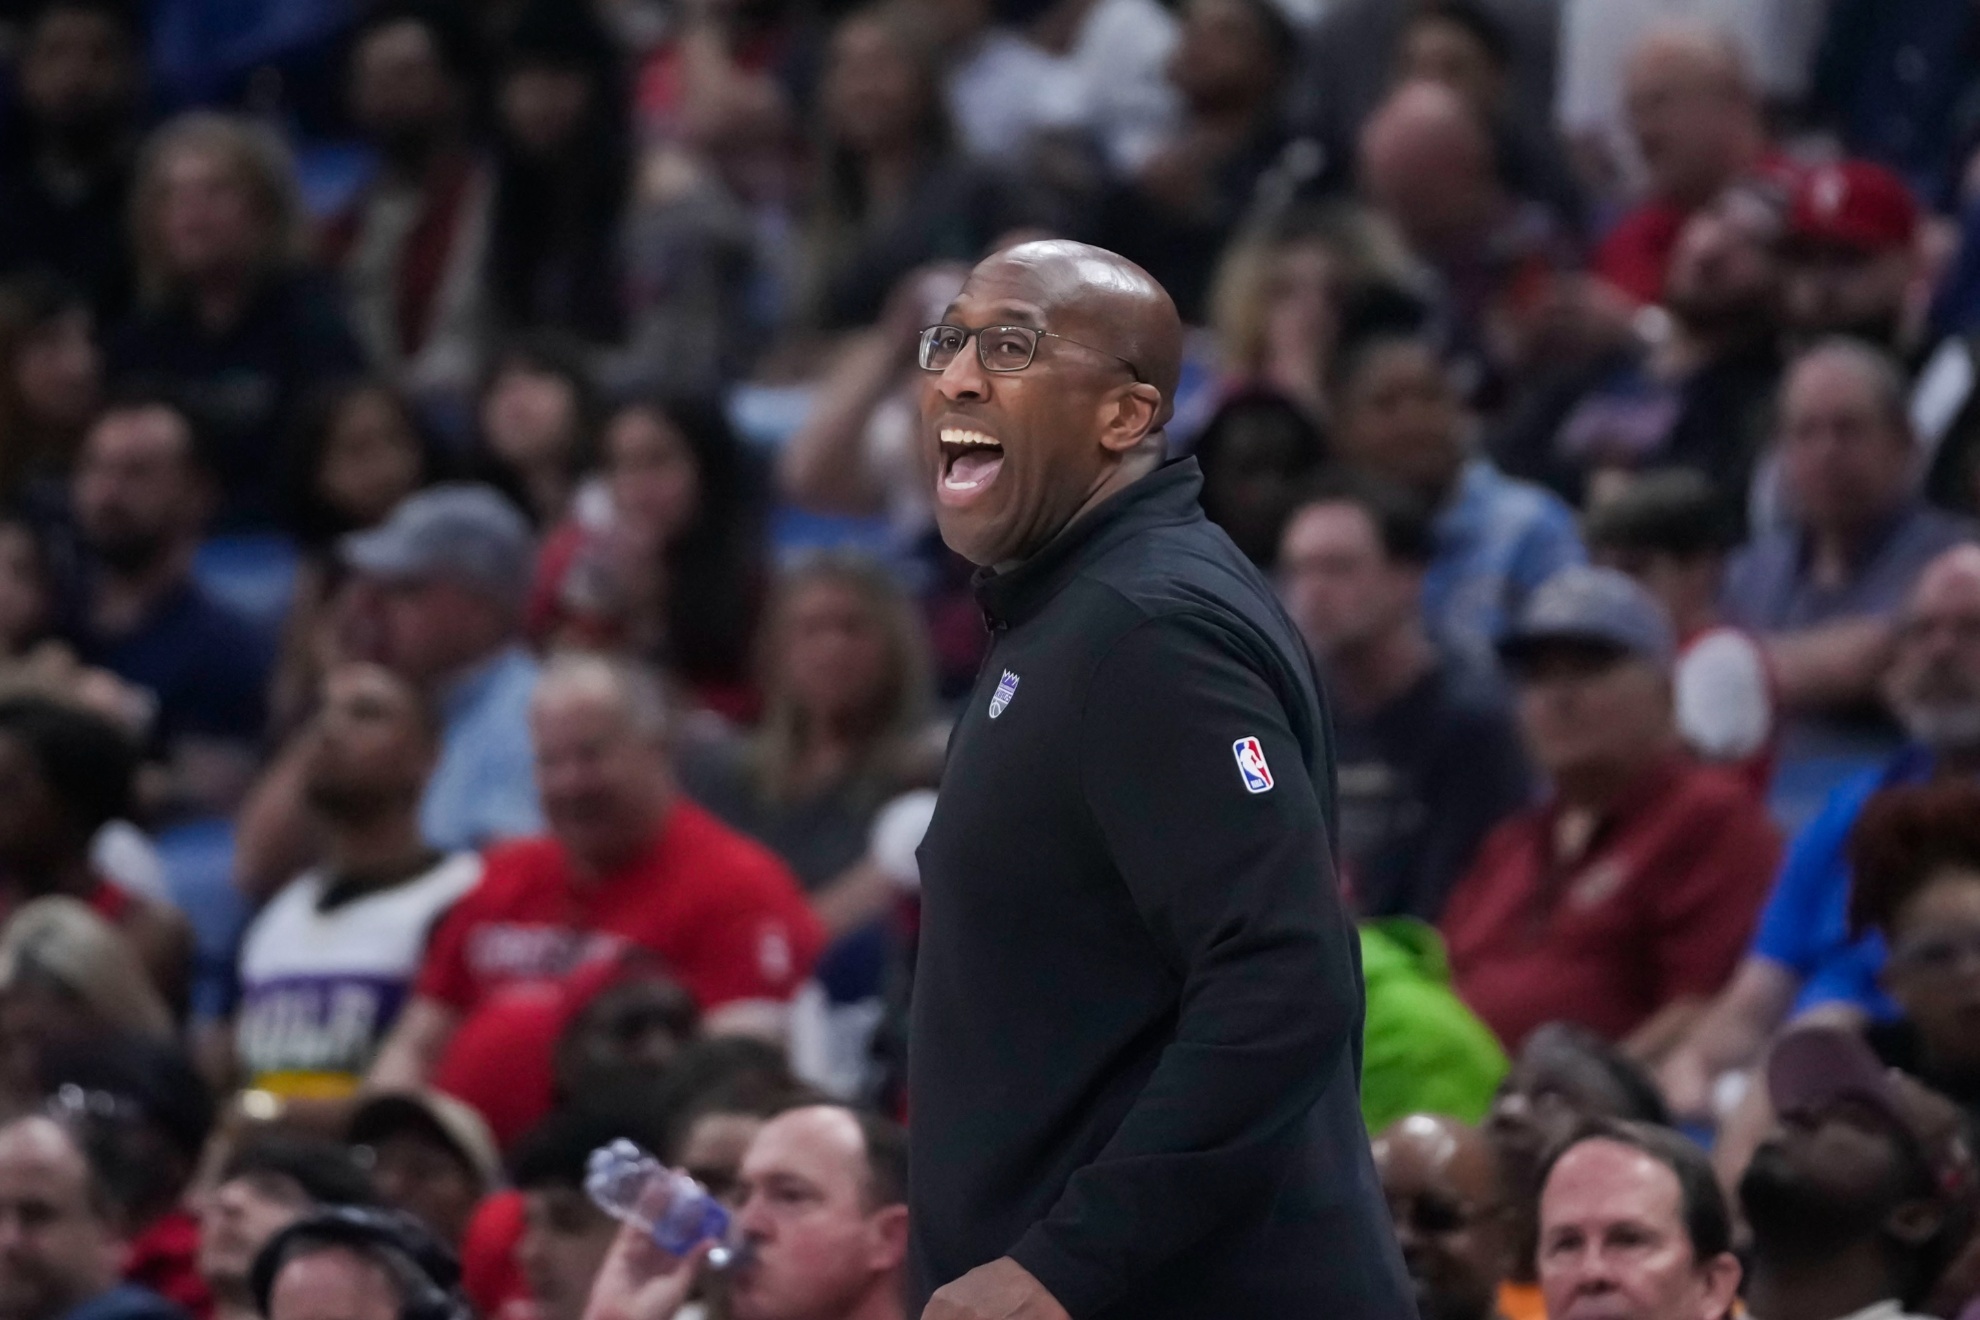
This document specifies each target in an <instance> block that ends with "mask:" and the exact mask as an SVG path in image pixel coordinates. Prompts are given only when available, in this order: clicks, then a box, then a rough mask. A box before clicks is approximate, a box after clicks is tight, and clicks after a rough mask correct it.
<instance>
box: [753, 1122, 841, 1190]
mask: <svg viewBox="0 0 1980 1320" xmlns="http://www.w3.org/2000/svg"><path fill="white" fill-rule="evenodd" d="M862 1143H863V1138H862V1136H861V1134H860V1130H859V1124H858V1123H856V1122H854V1121H853V1119H852V1116H851V1115H849V1114H845V1113H842V1112H839V1111H836V1110H833V1109H829V1108H823V1107H814V1108H808V1109H798V1110H793V1111H792V1112H790V1113H788V1114H784V1115H781V1116H779V1117H777V1118H773V1119H771V1120H770V1121H769V1122H768V1123H766V1124H764V1126H763V1130H762V1131H761V1132H759V1133H757V1134H756V1139H755V1140H754V1141H752V1142H750V1145H749V1150H748V1152H747V1153H746V1154H745V1155H744V1156H743V1163H742V1173H743V1176H744V1177H746V1178H750V1179H752V1180H760V1179H764V1178H774V1177H780V1176H788V1177H797V1178H802V1179H804V1180H806V1181H808V1182H816V1183H826V1182H830V1181H833V1180H835V1179H837V1178H842V1177H848V1176H853V1177H856V1176H858V1174H859V1172H860V1168H859V1165H860V1161H861V1146H862Z"/></svg>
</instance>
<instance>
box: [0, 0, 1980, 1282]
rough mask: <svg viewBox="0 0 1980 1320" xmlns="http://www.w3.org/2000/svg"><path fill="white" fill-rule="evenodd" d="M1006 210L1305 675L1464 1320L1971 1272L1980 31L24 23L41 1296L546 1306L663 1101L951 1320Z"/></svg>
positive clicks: (30, 1029) (18, 1209)
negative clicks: (1278, 608) (1136, 309)
mask: <svg viewBox="0 0 1980 1320" xmlns="http://www.w3.org/2000/svg"><path fill="white" fill-rule="evenodd" d="M1041 235H1062V236H1067V237H1073V238H1078V239H1083V240H1086V241H1090V242H1094V243H1097V244H1100V245H1102V246H1105V247H1108V248H1111V249H1114V250H1116V251H1119V252H1121V253H1123V254H1124V255H1126V256H1128V257H1129V258H1131V259H1133V260H1134V261H1136V262H1139V263H1140V264H1142V265H1143V266H1145V267H1146V268H1147V269H1148V270H1149V271H1150V272H1151V273H1152V274H1154V275H1155V276H1156V277H1157V278H1158V279H1159V280H1161V281H1162V283H1163V284H1164V285H1165V286H1166V287H1167V288H1168V289H1169V290H1170V291H1171V293H1172V294H1173V295H1174V298H1175V300H1176V303H1177V305H1178V307H1179V308H1180V310H1181V312H1182V314H1183V316H1184V318H1185V320H1186V322H1187V323H1188V324H1189V325H1190V326H1191V327H1192V329H1191V331H1190V333H1189V337H1188V343H1187V350H1186V361H1185V364H1184V372H1183V381H1182V385H1181V387H1180V389H1179V392H1178V397H1177V398H1176V400H1175V401H1174V402H1175V422H1174V424H1173V426H1172V427H1171V428H1170V430H1169V432H1168V442H1169V445H1170V448H1171V450H1172V452H1173V453H1174V455H1175V456H1176V457H1177V458H1178V459H1183V458H1188V459H1190V460H1191V461H1194V462H1195V463H1196V464H1198V465H1199V466H1200V468H1201V472H1202V481H1203V495H1202V498H1203V503H1204V505H1205V508H1206V510H1207V511H1208V513H1209V515H1210V516H1211V518H1212V519H1213V520H1214V521H1215V522H1217V523H1218V524H1219V525H1221V526H1222V527H1223V529H1224V530H1225V531H1226V532H1228V534H1229V535H1230V537H1231V538H1232V540H1233V541H1234V542H1235V544H1236V545H1237V546H1238V547H1239V549H1240V550H1242V551H1243V553H1244V554H1245V555H1246V556H1247V557H1248V558H1250V559H1251V560H1252V561H1253V562H1254V563H1255V564H1256V565H1257V566H1258V568H1259V570H1260V571H1261V572H1262V573H1263V574H1265V575H1267V576H1268V578H1270V579H1271V580H1272V581H1273V582H1274V583H1275V584H1276V585H1277V587H1278V588H1279V591H1280V596H1281V599H1282V600H1283V602H1284V605H1285V608H1286V610H1287V612H1288V614H1289V616H1290V617H1291V619H1292V620H1293V622H1294V623H1295V624H1296V625H1297V627H1298V629H1299V631H1300V632H1301V634H1302V635H1303V636H1304V637H1305V638H1306V640H1307V641H1308V643H1309V644H1310V646H1311V648H1312V651H1313V654H1314V657H1315V660H1316V663H1317V666H1318V669H1319V672H1320V674H1321V676H1322V678H1323V681H1324V684H1325V688H1326V691H1327V693H1328V697H1329V701H1330V704H1331V709H1332V715H1333V719H1334V724H1335V728H1334V758H1335V761H1336V763H1337V766H1338V772H1339V794H1338V803H1337V805H1338V837H1337V844H1338V851H1339V858H1338V873H1339V877H1340V881H1341V885H1342V890H1343V893H1344V896H1345V898H1346V901H1347V903H1348V905H1349V907H1350V909H1351V911H1352V912H1353V913H1354V914H1355V916H1356V918H1357V919H1358V920H1359V921H1360V923H1361V953H1362V961H1363V970H1364V974H1365V978H1366V983H1367V987H1368V1013H1367V1026H1366V1038H1365V1051H1364V1063H1365V1087H1364V1106H1363V1107H1364V1113H1365V1117H1366V1119H1367V1122H1368V1127H1369V1131H1370V1133H1371V1136H1372V1139H1373V1140H1374V1141H1375V1143H1376V1145H1375V1150H1376V1154H1377V1163H1378V1165H1379V1167H1380V1170H1381V1174H1382V1177H1383V1179H1384V1182H1385V1184H1386V1185H1387V1190H1388V1193H1389V1202H1390V1207H1391V1210H1392V1212H1393V1213H1394V1216H1395V1219H1396V1223H1397V1228H1398V1232H1399V1234H1400V1236H1401V1239H1402V1242H1403V1247H1404V1252H1405V1256H1406V1258H1407V1262H1408V1264H1409V1266H1410V1269H1411V1273H1412V1275H1413V1277H1414V1278H1415V1280H1416V1283H1417V1286H1418V1292H1419V1301H1420V1303H1421V1307H1422V1310H1423V1314H1424V1316H1425V1320H1538V1318H1539V1317H1540V1316H1542V1315H1549V1316H1553V1317H1555V1318H1556V1320H1563V1318H1564V1317H1568V1316H1571V1315H1572V1316H1583V1317H1596V1316H1600V1317H1607V1318H1608V1320H1618V1318H1620V1320H1666V1318H1668V1320H1679V1317H1683V1318H1684V1320H1720V1317H1723V1316H1725V1315H1727V1314H1729V1313H1730V1312H1731V1311H1732V1310H1733V1309H1734V1308H1735V1307H1743V1308H1744V1311H1745V1313H1746V1314H1748V1315H1752V1316H1755V1317H1757V1320H1835V1318H1840V1317H1845V1316H1855V1317H1859V1318H1860V1320H1890V1318H1891V1317H1897V1316H1900V1315H1909V1314H1931V1315H1938V1316H1947V1317H1950V1316H1956V1315H1960V1314H1962V1313H1963V1312H1966V1313H1970V1314H1974V1315H1980V1236H1976V1217H1977V1214H1980V1177H1976V1174H1980V1168H1976V1165H1975V1161H1974V1156H1973V1146H1972V1141H1973V1130H1972V1126H1971V1125H1972V1124H1974V1123H1975V1122H1980V521H1976V517H1980V5H1976V4H1974V3H1971V0H879V2H878V3H867V4H860V3H858V2H857V0H483V2H482V3H479V4H473V5H469V4H461V3H448V2H447V0H238V2H236V3H229V4H227V5H217V4H213V3H196V2H195V0H146V2H145V3H143V4H139V3H136V0H0V1320H187V1317H190V1320H251V1318H252V1317H255V1316H261V1315H266V1316H269V1317H271V1320H391V1317H399V1318H400V1320H468V1318H469V1317H472V1316H479V1317H481V1320H583V1317H584V1314H585V1307H586V1301H587V1298H588V1297H589V1295H590V1292H591V1285H592V1281H593V1278H594V1276H595V1275H596V1274H597V1273H598V1271H599V1269H600V1266H601V1262H602V1261H603V1260H604V1258H605V1253H606V1249H607V1247H608V1245H609V1244H610V1242H611V1240H612V1235H613V1233H614V1231H615V1228H616V1225H615V1223H614V1221H613V1220H612V1219H611V1218H610V1217H608V1216H607V1215H606V1214H604V1213H603V1212H602V1211H601V1210H599V1209H598V1208H597V1207H596V1206H594V1205H593V1204H592V1202H591V1201H590V1200H589V1199H588V1198H587V1197H586V1195H585V1194H584V1191H583V1177H584V1170H585V1160H586V1157H587V1155H588V1154H589V1152H590V1151H592V1150H593V1149H594V1148H596V1147H598V1146H601V1145H604V1144H605V1143H607V1142H608V1141H610V1140H613V1139H615V1138H630V1139H633V1140H635V1141H637V1142H638V1143H639V1144H640V1145H641V1146H642V1147H644V1148H645V1149H647V1150H650V1151H652V1152H654V1153H655V1154H656V1155H658V1156H659V1157H660V1158H662V1159H663V1160H665V1161H666V1162H667V1163H669V1164H671V1165H674V1166H678V1167H682V1168H685V1169H687V1170H688V1171H690V1172H691V1173H692V1174H693V1175H694V1176H695V1177H696V1178H697V1179H699V1180H701V1181H702V1182H703V1183H704V1184H705V1185H707V1186H708V1187H709V1188H710V1189H711V1190H712V1191H713V1192H714V1193H716V1194H717V1195H718V1196H720V1197H721V1198H723V1199H724V1200H725V1201H726V1202H727V1203H728V1204H729V1205H730V1206H731V1207H732V1209H733V1211H734V1213H735V1215H736V1218H737V1223H738V1227H739V1232H740V1234H741V1235H742V1236H743V1238H745V1239H746V1240H747V1241H748V1242H749V1243H750V1244H751V1258H750V1263H749V1264H748V1265H747V1266H745V1267H743V1268H740V1269H733V1270H729V1271H723V1272H718V1271H714V1270H707V1271H705V1273H706V1275H707V1277H706V1278H704V1279H701V1280H700V1281H699V1285H698V1286H697V1287H696V1289H695V1294H696V1295H695V1296H694V1297H693V1298H692V1299H690V1300H688V1301H686V1302H684V1303H683V1305H682V1309H681V1314H682V1315H683V1316H684V1317H693V1316H706V1317H714V1318H715V1320H722V1318H723V1317H734V1320H890V1318H891V1317H897V1316H899V1315H900V1314H901V1307H902V1302H901V1300H900V1292H901V1288H900V1284H901V1273H902V1270H903V1268H904V1266H903V1261H902V1257H903V1254H904V1251H905V1240H906V1239H905V1219H906V1208H905V1188H906V1185H907V1178H908V1171H907V1169H906V1160H905V1155H904V1146H903V1144H902V1136H901V1129H900V1128H899V1126H898V1121H901V1120H904V1119H905V1118H906V1117H907V1116H908V1113H909V1104H908V1101H909V1099H910V1097H908V1096H906V1095H904V1094H903V1089H904V1088H903V1077H904V1075H905V1074H904V1059H905V1051H906V1049H907V1038H908V1031H907V1022H908V1013H909V1006H910V997H911V989H912V984H913V968H914V953H915V933H916V918H917V910H918V884H919V877H918V873H917V866H916V860H915V850H916V848H917V846H918V844H919V842H920V838H921V834H922V831H923V829H924V828H925V826H926V823H927V821H928V819H929V816H930V813H931V812H932V810H933V802H934V793H933V790H934V789H935V788H936V787H937V786H938V783H939V779H940V773H941V763H942V753H943V745H944V737H945V733H946V728H947V720H948V719H949V717H950V716H952V714H953V712H954V710H955V708H956V707H955V703H956V702H958V701H959V700H961V699H963V698H964V697H965V695H966V694H967V693H968V692H969V691H970V687H971V684H972V682H973V680H974V678H975V675H976V667H977V663H978V661H979V659H980V657H981V655H982V652H983V649H984V643H985V632H984V626H983V623H982V619H981V615H980V614H979V612H978V609H977V606H976V604H975V601H974V599H973V597H972V592H971V568H970V566H969V565H968V564H966V563H964V562H962V561H961V560H960V559H958V558H957V557H956V556H954V555H953V554H951V553H950V552H949V551H948V550H946V549H945V548H944V547H943V545H942V544H941V541H940V539H939V537H938V536H937V535H936V534H935V529H934V523H933V518H932V513H931V506H932V496H933V478H932V476H931V473H930V470H929V465H930V463H931V462H932V460H931V458H930V457H929V455H928V454H927V453H926V452H925V451H926V450H927V449H928V448H929V438H928V437H926V436H924V435H922V434H921V426H920V422H919V418H918V413H917V395H918V390H919V382H920V380H921V373H920V371H918V369H917V358H916V345H917V341H918V338H919V335H920V332H921V331H922V330H923V329H924V328H925V327H928V326H931V325H935V324H939V323H941V322H942V321H943V318H944V316H945V309H946V307H947V306H948V304H949V303H950V301H951V300H952V299H953V298H954V296H955V295H956V293H957V292H958V290H959V289H960V288H961V284H962V280H963V278H964V276H965V274H966V272H967V270H968V268H969V266H970V264H971V263H973V262H974V261H976V260H978V259H980V258H981V257H982V256H983V255H985V254H986V253H988V252H991V251H994V250H996V249H997V248H999V247H1002V246H1004V245H1007V244H1009V243H1011V242H1013V241H1017V240H1020V239H1023V238H1027V237H1037V236H1041ZM1010 827H1011V828H1012V829H1023V828H1025V822H1024V821H1021V820H1013V821H1011V822H1010ZM983 846H984V847H985V848H987V849H995V848H996V847H997V846H998V844H997V841H996V840H995V839H986V840H984V841H983ZM1071 1011H1077V1006H1076V1005H1075V1006H1072V1009H1071ZM367 1307H369V1308H371V1309H369V1310H367V1309H366V1308H367ZM1969 1307H1972V1308H1974V1309H1973V1310H1971V1311H1970V1312H1969V1311H1968V1308H1969ZM277 1312H281V1313H282V1314H281V1315H279V1316H278V1315H277V1314H276V1313H277ZM641 1320H653V1318H652V1317H641Z"/></svg>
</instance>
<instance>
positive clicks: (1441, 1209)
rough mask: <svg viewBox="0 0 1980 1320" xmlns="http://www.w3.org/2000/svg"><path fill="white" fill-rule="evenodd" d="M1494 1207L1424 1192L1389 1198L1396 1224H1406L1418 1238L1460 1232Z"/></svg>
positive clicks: (1494, 1207) (1391, 1214) (1485, 1215)
mask: <svg viewBox="0 0 1980 1320" xmlns="http://www.w3.org/2000/svg"><path fill="white" fill-rule="evenodd" d="M1497 1212H1498V1207H1497V1206H1489V1205H1487V1206H1473V1205H1465V1204H1464V1203H1462V1202H1460V1201H1455V1200H1451V1199H1449V1198H1448V1197H1443V1196H1437V1195H1435V1194H1430V1193H1425V1194H1419V1195H1416V1196H1408V1197H1399V1196H1392V1197H1390V1198H1389V1214H1390V1216H1391V1217H1393V1218H1394V1219H1395V1221H1396V1223H1398V1224H1407V1225H1409V1227H1410V1228H1412V1229H1414V1230H1415V1231H1416V1232H1417V1234H1418V1235H1419V1236H1422V1237H1444V1236H1446V1235H1448V1234H1451V1233H1461V1232H1463V1231H1464V1230H1465V1229H1467V1228H1470V1227H1471V1226H1472V1225H1473V1224H1475V1223H1477V1222H1478V1221H1479V1220H1481V1219H1484V1218H1486V1217H1487V1216H1488V1215H1492V1214H1496V1213H1497Z"/></svg>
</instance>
